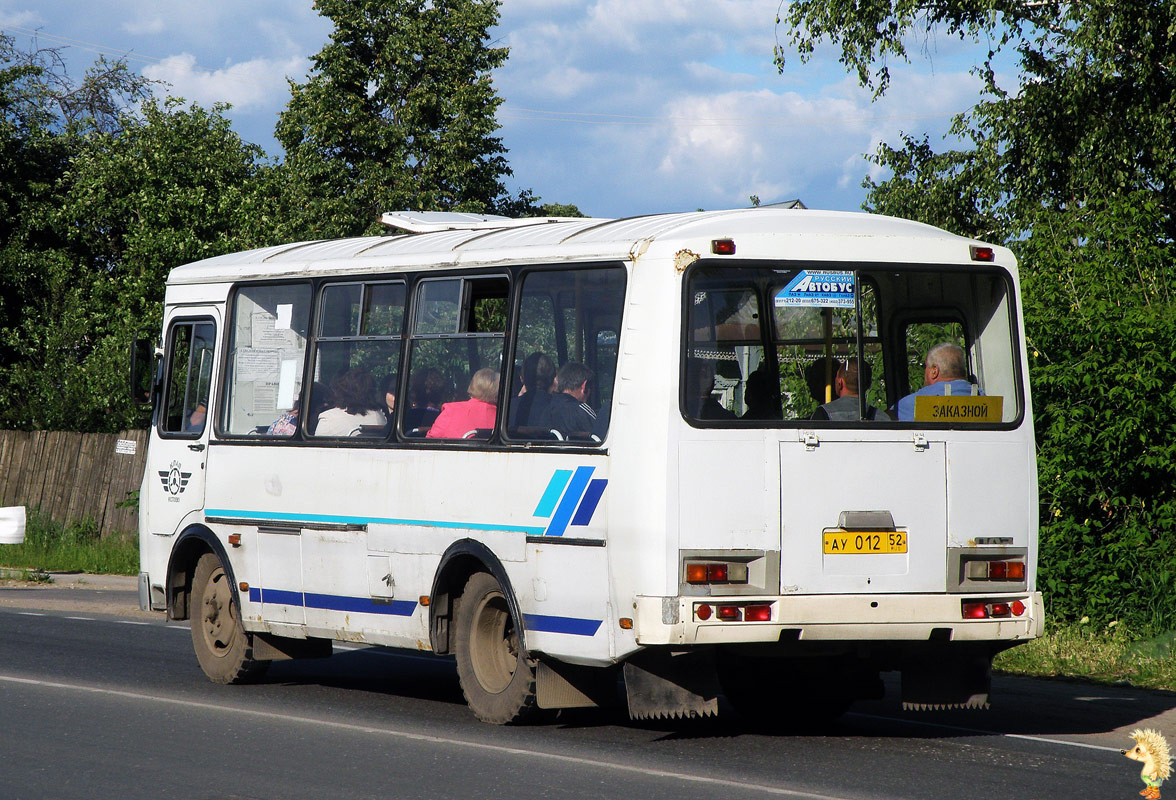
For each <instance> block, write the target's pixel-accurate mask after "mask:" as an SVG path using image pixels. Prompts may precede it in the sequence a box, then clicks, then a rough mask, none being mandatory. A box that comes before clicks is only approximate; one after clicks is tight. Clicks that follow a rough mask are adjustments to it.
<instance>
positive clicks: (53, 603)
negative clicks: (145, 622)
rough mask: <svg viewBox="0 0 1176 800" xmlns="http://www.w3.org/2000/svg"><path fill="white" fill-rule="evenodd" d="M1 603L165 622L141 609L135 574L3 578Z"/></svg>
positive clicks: (50, 575)
mask: <svg viewBox="0 0 1176 800" xmlns="http://www.w3.org/2000/svg"><path fill="white" fill-rule="evenodd" d="M0 606H2V607H4V608H24V609H30V610H41V611H70V612H74V613H78V614H109V615H112V616H119V617H131V618H135V619H157V620H159V621H160V622H162V621H163V615H162V614H160V613H158V612H152V611H141V610H140V609H139V591H138V578H136V577H135V576H133V575H85V574H62V573H50V574H49V580H48V581H23V580H15V579H12V578H0Z"/></svg>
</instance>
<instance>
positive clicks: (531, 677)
mask: <svg viewBox="0 0 1176 800" xmlns="http://www.w3.org/2000/svg"><path fill="white" fill-rule="evenodd" d="M455 627H456V629H457V630H456V634H457V637H456V639H457V640H456V642H455V645H456V646H455V648H454V649H455V651H456V655H457V677H458V680H459V682H460V683H461V690H462V693H463V694H464V695H465V698H466V702H467V703H469V706H470V709H471V710H472V711H473V712H474V716H476V717H477V718H478V719H480V720H482V721H483V722H490V723H494V724H496V725H505V724H508V723H512V722H521V721H523V720H524V719H526V718H527V717H529V716H531V714H532V713H534V711H535V661H534V660H533V659H532V658H531V657H530V656H528V655H527V653H525V652H524V651H523V649H522V647H521V646H520V637H519V625H518V621H517V620H515V619H514V617H513V615H512V614H511V612H510V606H509V605H508V604H507V602H506V596H505V595H504V594H503V592H502V588H501V587H500V586H499V585H498V581H496V580H495V579H494V578H493V576H491V575H489V574H487V573H485V572H476V573H474V574H473V575H472V576H471V577H470V579H469V581H468V582H467V583H466V586H465V590H464V591H463V592H462V594H461V599H460V600H459V601H458V605H457V613H456V619H455Z"/></svg>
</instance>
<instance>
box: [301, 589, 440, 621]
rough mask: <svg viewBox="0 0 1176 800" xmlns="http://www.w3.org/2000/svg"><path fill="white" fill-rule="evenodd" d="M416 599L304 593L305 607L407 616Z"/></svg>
mask: <svg viewBox="0 0 1176 800" xmlns="http://www.w3.org/2000/svg"><path fill="white" fill-rule="evenodd" d="M416 606H417V603H416V600H389V601H388V602H386V603H377V602H376V601H374V600H372V599H371V598H370V597H343V596H341V595H337V594H311V593H307V595H306V607H307V608H324V609H326V610H328V611H351V612H355V613H359V614H391V615H393V616H396V617H408V616H411V615H412V613H413V612H414V611H416Z"/></svg>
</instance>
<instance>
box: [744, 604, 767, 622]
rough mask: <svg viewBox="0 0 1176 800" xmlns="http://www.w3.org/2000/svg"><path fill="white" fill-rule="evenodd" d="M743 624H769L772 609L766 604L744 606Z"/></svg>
mask: <svg viewBox="0 0 1176 800" xmlns="http://www.w3.org/2000/svg"><path fill="white" fill-rule="evenodd" d="M743 621H744V622H771V621H772V607H771V606H770V605H767V604H763V605H755V606H746V607H744V609H743Z"/></svg>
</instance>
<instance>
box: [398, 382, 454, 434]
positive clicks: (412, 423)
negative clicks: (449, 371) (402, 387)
mask: <svg viewBox="0 0 1176 800" xmlns="http://www.w3.org/2000/svg"><path fill="white" fill-rule="evenodd" d="M447 389H448V382H447V381H446V380H445V376H444V375H443V374H441V370H439V369H437V368H436V367H428V368H426V369H420V370H417V371H415V372H413V373H412V375H410V376H409V385H408V399H409V407H408V408H407V409H405V411H404V430H405V431H408V432H410V433H411V432H412V431H413V430H414V429H416V428H428V427H429V426H430V425H432V424H433V420H435V419H437V415H438V414H440V413H441V404H442V403H444V402H445V395H446V394H448V392H447V391H446V390H447Z"/></svg>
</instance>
